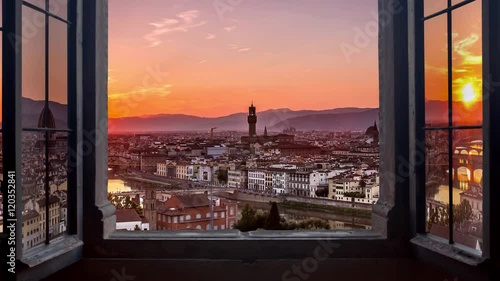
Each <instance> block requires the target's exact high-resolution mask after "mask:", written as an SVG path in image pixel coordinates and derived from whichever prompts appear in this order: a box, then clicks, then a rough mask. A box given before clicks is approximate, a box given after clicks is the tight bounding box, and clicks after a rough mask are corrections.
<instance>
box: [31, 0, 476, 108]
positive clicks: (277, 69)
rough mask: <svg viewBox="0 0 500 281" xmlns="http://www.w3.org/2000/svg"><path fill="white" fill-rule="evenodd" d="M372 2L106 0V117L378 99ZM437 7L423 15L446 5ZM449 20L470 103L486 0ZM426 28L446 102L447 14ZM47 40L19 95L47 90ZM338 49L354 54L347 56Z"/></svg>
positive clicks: (459, 85)
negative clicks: (221, 8)
mask: <svg viewBox="0 0 500 281" xmlns="http://www.w3.org/2000/svg"><path fill="white" fill-rule="evenodd" d="M376 2H377V1H375V0H336V1H330V0H310V1H307V3H305V2H304V1H302V0H288V1H274V0H255V1H243V2H241V4H239V5H238V6H235V7H230V8H229V10H227V11H226V12H225V13H224V14H223V17H220V13H219V14H218V11H217V10H216V9H215V8H214V6H213V1H197V0H184V1H173V0H168V1H167V0H148V4H147V5H145V4H140V3H138V1H136V0H120V1H118V0H111V1H110V9H109V12H110V23H109V27H110V30H109V40H110V41H109V116H110V117H123V116H141V115H150V114H161V113H183V114H192V115H198V116H207V117H213V116H222V115H227V114H231V113H235V112H243V111H245V110H246V108H247V107H248V105H249V103H250V102H251V101H252V100H253V101H254V102H255V104H256V105H257V107H258V111H262V110H266V109H270V108H284V107H287V108H291V109H295V110H298V109H327V108H336V107H345V106H358V107H377V106H378V96H379V94H378V51H377V37H376V36H368V41H367V42H366V44H365V45H359V44H356V43H355V36H356V34H359V33H357V31H356V30H363V31H362V32H363V33H364V34H366V31H364V30H365V27H366V26H368V25H369V24H372V23H373V22H374V16H373V14H374V12H376V11H377V3H376ZM428 2H429V1H426V3H428ZM443 2H444V1H443ZM432 3H437V4H434V6H432V7H429V6H428V7H427V10H428V11H426V13H431V12H434V11H436V10H437V9H438V8H441V7H439V3H440V2H438V1H432ZM23 12H24V13H25V15H26V16H27V17H28V18H33V13H32V12H31V11H30V10H29V9H26V8H23ZM453 25H454V27H453V41H454V52H453V54H454V59H453V66H454V73H453V80H454V83H453V95H454V98H455V99H456V100H461V99H462V98H464V95H466V97H467V100H472V101H471V102H469V103H467V105H468V106H471V105H473V104H477V102H474V101H477V100H479V99H480V97H479V96H480V89H481V84H480V83H481V81H480V80H481V79H480V77H481V57H480V55H481V25H480V1H479V0H478V1H476V2H475V3H472V4H469V5H467V6H466V7H464V8H461V9H459V10H458V11H456V12H455V13H454V20H453ZM52 28H54V29H55V31H57V33H61V32H63V29H62V28H61V26H59V25H55V24H54V25H53V26H52ZM426 28H427V31H426V98H427V99H440V100H445V99H446V91H447V89H446V87H447V86H446V79H447V74H446V64H447V60H446V59H447V57H446V17H445V16H441V17H439V18H436V19H432V20H430V21H428V23H426ZM55 33H56V32H53V33H52V34H55ZM43 37H44V33H43V29H39V30H38V32H36V33H35V36H32V37H30V38H29V40H28V41H27V42H25V44H24V45H23V48H24V49H23V60H24V62H23V65H25V67H24V68H23V74H24V76H23V77H25V78H24V81H23V96H24V97H29V98H32V99H42V98H43V88H44V83H43V75H40V73H42V72H43ZM52 41H54V42H57V38H53V37H51V42H52ZM52 46H53V47H52V48H51V50H50V54H51V65H52V69H51V75H50V77H51V78H50V85H51V90H50V96H51V100H53V101H57V102H61V103H66V101H67V99H66V92H65V87H66V78H65V77H64V76H62V75H63V74H65V71H64V69H65V66H66V65H65V62H64V61H63V60H62V59H61V58H64V57H65V56H66V50H65V48H64V47H63V45H57V44H56V43H52ZM342 46H344V47H345V46H351V47H352V48H354V50H356V51H357V53H354V54H352V55H351V56H350V57H349V58H347V57H346V55H345V54H344V52H343V50H342V48H341V47H342ZM28 65H30V67H28ZM55 77H57V79H55ZM61 77H62V78H61ZM464 89H465V90H464ZM464 93H465V94H464Z"/></svg>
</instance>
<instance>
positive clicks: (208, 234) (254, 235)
mask: <svg viewBox="0 0 500 281" xmlns="http://www.w3.org/2000/svg"><path fill="white" fill-rule="evenodd" d="M318 238H330V239H367V240H369V239H385V238H384V237H382V236H381V235H379V234H377V233H375V232H373V231H372V230H352V231H351V230H349V231H342V230H316V231H314V230H309V231H307V230H304V231H286V230H275V231H272V230H256V231H250V232H241V231H239V230H219V231H217V230H214V231H201V230H199V231H196V230H193V231H168V230H163V231H114V232H113V233H111V234H110V235H109V238H108V240H122V239H126V240H231V241H233V240H247V239H248V240H262V239H264V240H310V239H318Z"/></svg>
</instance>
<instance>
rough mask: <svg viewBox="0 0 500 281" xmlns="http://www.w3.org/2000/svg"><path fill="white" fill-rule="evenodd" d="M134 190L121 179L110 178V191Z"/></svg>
mask: <svg viewBox="0 0 500 281" xmlns="http://www.w3.org/2000/svg"><path fill="white" fill-rule="evenodd" d="M126 191H132V188H131V187H130V186H129V185H128V184H126V183H125V182H124V181H123V180H120V179H109V180H108V192H111V193H115V192H126Z"/></svg>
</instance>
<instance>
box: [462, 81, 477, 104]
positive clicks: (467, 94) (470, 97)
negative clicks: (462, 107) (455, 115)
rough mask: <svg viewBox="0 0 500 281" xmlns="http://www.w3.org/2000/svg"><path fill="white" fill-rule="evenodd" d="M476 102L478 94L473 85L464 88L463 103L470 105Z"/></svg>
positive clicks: (469, 84)
mask: <svg viewBox="0 0 500 281" xmlns="http://www.w3.org/2000/svg"><path fill="white" fill-rule="evenodd" d="M476 100H477V94H476V91H475V89H474V87H473V86H472V83H468V84H466V85H465V86H464V87H463V88H462V101H463V102H464V103H466V104H470V103H473V102H475V101H476Z"/></svg>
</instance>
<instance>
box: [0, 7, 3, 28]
mask: <svg viewBox="0 0 500 281" xmlns="http://www.w3.org/2000/svg"><path fill="white" fill-rule="evenodd" d="M2 1H3V0H0V28H1V27H2V25H3V18H2V17H3V12H2V9H3V3H2Z"/></svg>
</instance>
